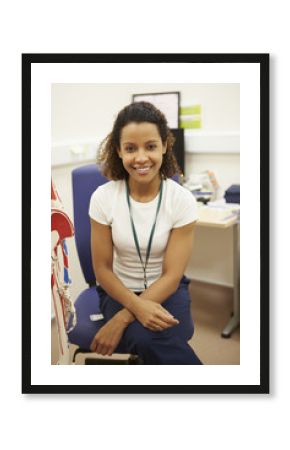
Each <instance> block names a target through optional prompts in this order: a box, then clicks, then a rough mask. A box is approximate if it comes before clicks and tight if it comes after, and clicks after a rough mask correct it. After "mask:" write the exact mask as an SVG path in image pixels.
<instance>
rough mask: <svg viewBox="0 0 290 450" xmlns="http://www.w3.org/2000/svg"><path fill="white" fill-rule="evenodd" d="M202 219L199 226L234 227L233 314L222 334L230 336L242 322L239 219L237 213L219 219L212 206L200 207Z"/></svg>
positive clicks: (197, 223) (198, 222)
mask: <svg viewBox="0 0 290 450" xmlns="http://www.w3.org/2000/svg"><path fill="white" fill-rule="evenodd" d="M199 212H200V214H199V217H200V219H199V220H198V221H197V222H196V225H197V226H199V227H214V228H230V227H232V229H233V287H234V298H233V315H232V317H231V319H230V320H229V322H228V323H227V325H226V326H225V328H224V329H223V331H222V333H221V335H222V337H224V338H229V337H230V336H231V334H232V332H233V331H234V330H235V329H236V328H237V327H238V326H239V324H240V263H239V226H240V224H239V219H238V217H237V216H235V215H229V216H228V219H227V220H219V217H218V216H217V215H215V214H214V213H212V210H211V208H207V207H204V208H200V210H199Z"/></svg>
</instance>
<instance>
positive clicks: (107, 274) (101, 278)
mask: <svg viewBox="0 0 290 450" xmlns="http://www.w3.org/2000/svg"><path fill="white" fill-rule="evenodd" d="M96 278H97V280H98V282H99V283H100V285H101V286H102V288H103V289H104V290H105V291H106V293H107V294H108V295H109V296H110V297H112V298H113V299H114V300H116V301H117V302H118V303H120V304H121V305H122V306H124V308H126V310H128V313H129V312H130V314H131V316H132V314H133V315H134V309H135V306H136V304H137V302H138V296H137V295H136V294H135V293H134V292H132V291H130V290H129V289H127V288H126V287H125V286H124V284H123V283H122V282H121V281H120V279H119V278H118V277H117V276H116V275H115V274H114V272H113V271H112V270H110V269H107V268H103V269H99V270H98V271H97V273H96ZM122 314H123V316H124V317H125V318H126V319H128V320H129V319H130V314H127V313H125V312H123V313H122ZM131 319H132V317H131ZM132 320H134V319H132ZM132 320H131V321H132Z"/></svg>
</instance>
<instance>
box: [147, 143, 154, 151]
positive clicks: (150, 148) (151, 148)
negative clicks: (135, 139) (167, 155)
mask: <svg viewBox="0 0 290 450" xmlns="http://www.w3.org/2000/svg"><path fill="white" fill-rule="evenodd" d="M148 148H149V150H154V149H155V148H156V144H149V145H148Z"/></svg>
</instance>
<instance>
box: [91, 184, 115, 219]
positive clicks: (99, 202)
mask: <svg viewBox="0 0 290 450" xmlns="http://www.w3.org/2000/svg"><path fill="white" fill-rule="evenodd" d="M109 204H110V202H108V200H107V199H106V193H105V191H104V190H103V189H102V186H100V187H98V189H96V190H95V192H94V193H93V194H92V196H91V200H90V206H89V216H90V217H91V219H93V220H95V221H96V222H98V223H101V224H103V225H111V223H110V220H109V211H108V205H109Z"/></svg>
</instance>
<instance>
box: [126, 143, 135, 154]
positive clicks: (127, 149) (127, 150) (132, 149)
mask: <svg viewBox="0 0 290 450" xmlns="http://www.w3.org/2000/svg"><path fill="white" fill-rule="evenodd" d="M125 150H126V152H129V153H131V152H133V151H134V147H133V146H131V145H128V147H125Z"/></svg>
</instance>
